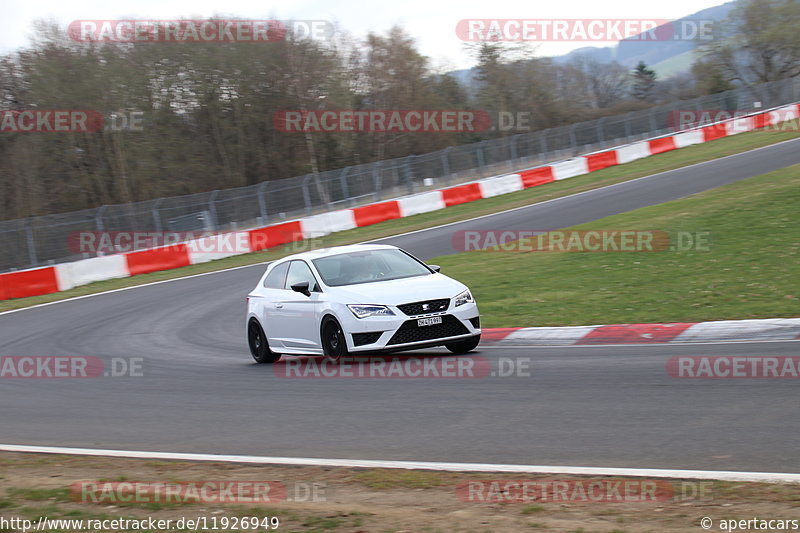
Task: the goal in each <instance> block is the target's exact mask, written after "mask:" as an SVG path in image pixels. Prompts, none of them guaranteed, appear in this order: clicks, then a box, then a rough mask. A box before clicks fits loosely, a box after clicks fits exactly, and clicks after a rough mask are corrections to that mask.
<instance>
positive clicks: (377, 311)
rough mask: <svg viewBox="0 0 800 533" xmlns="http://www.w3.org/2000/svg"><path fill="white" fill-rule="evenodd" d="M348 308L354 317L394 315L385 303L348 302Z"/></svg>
mask: <svg viewBox="0 0 800 533" xmlns="http://www.w3.org/2000/svg"><path fill="white" fill-rule="evenodd" d="M347 308H348V309H350V312H352V313H353V314H354V315H356V318H367V317H368V316H394V313H393V312H392V310H391V309H389V308H388V307H386V306H385V305H361V304H348V306H347Z"/></svg>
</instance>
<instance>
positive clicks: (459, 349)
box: [444, 335, 481, 355]
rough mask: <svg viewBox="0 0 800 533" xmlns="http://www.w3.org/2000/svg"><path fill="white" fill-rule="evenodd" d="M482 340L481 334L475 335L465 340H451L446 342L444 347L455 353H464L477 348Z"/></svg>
mask: <svg viewBox="0 0 800 533" xmlns="http://www.w3.org/2000/svg"><path fill="white" fill-rule="evenodd" d="M480 342H481V336H480V335H475V336H474V337H470V338H469V339H467V340H464V341H458V342H451V343H450V344H445V345H444V347H445V348H447V349H448V350H450V351H451V352H453V353H454V354H458V355H460V354H462V353H467V352H471V351H472V350H474V349H475V348H477V347H478V343H480Z"/></svg>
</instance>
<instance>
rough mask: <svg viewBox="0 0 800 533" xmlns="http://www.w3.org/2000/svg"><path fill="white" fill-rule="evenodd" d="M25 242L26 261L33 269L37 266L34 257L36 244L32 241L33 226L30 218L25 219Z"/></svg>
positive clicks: (37, 262)
mask: <svg viewBox="0 0 800 533" xmlns="http://www.w3.org/2000/svg"><path fill="white" fill-rule="evenodd" d="M25 241H26V242H27V244H28V259H29V260H30V262H31V266H32V267H35V266H37V265H38V264H39V259H38V257H37V256H36V243H35V242H34V241H33V225H32V224H31V219H30V218H26V219H25Z"/></svg>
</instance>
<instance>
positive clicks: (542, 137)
mask: <svg viewBox="0 0 800 533" xmlns="http://www.w3.org/2000/svg"><path fill="white" fill-rule="evenodd" d="M548 131H550V128H547V129H545V130H544V131H540V132H539V149H540V150H541V152H542V160H541V161H540V163H547V132H548Z"/></svg>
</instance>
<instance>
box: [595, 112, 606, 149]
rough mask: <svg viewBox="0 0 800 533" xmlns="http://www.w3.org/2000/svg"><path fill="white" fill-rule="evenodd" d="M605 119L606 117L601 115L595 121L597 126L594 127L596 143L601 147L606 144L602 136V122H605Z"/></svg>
mask: <svg viewBox="0 0 800 533" xmlns="http://www.w3.org/2000/svg"><path fill="white" fill-rule="evenodd" d="M605 120H606V117H601V118H600V119H599V120H598V121H597V127H596V129H597V144H599V145H601V147H600V148H601V149H602V148H605V144H606V139H605V137H604V136H603V123H604V122H605Z"/></svg>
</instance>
